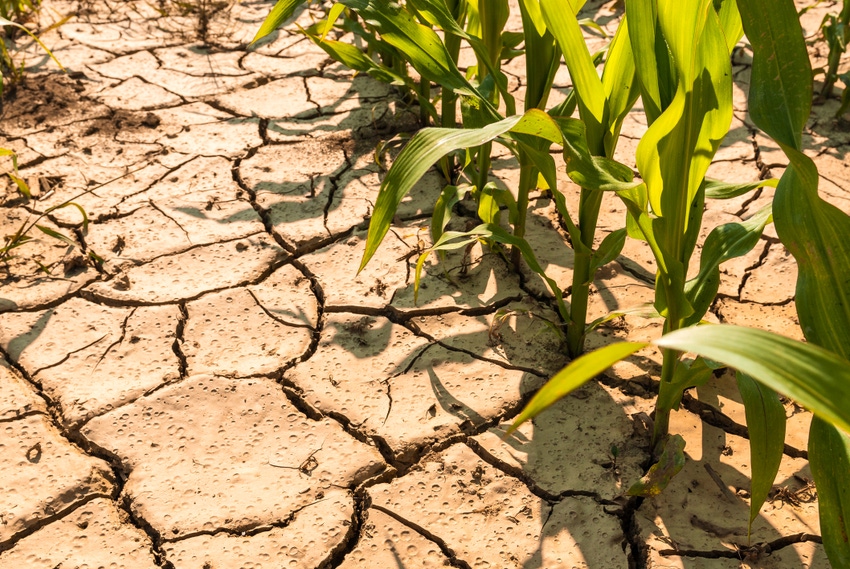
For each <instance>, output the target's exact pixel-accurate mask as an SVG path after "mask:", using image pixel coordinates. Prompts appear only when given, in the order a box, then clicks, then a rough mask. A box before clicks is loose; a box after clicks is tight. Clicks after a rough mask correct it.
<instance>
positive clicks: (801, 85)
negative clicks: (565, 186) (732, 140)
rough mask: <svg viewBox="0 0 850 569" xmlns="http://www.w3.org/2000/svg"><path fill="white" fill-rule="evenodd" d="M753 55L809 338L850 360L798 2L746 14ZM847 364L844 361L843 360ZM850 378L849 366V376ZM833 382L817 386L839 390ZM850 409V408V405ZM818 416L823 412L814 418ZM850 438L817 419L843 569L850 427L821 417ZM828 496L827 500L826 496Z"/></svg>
mask: <svg viewBox="0 0 850 569" xmlns="http://www.w3.org/2000/svg"><path fill="white" fill-rule="evenodd" d="M738 8H739V10H740V11H741V18H742V21H743V24H744V30H745V31H746V33H747V37H748V38H749V39H750V43H751V44H752V46H753V74H752V79H751V81H752V82H751V85H750V93H749V107H750V116H751V117H752V119H753V121H754V122H755V123H756V125H757V126H759V127H760V128H761V129H762V130H764V131H765V132H766V133H767V134H768V135H770V136H771V137H772V138H773V139H774V140H776V141H777V142H778V143H779V145H780V147H781V148H782V150H783V151H784V152H785V154H786V155H787V156H788V158H789V161H790V164H789V167H788V168H787V169H786V171H785V173H784V174H783V176H782V178H781V179H780V181H779V184H778V186H777V188H776V195H775V197H774V222H775V224H776V231H777V234H778V235H779V238H780V240H781V241H782V243H783V244H784V245H785V246H786V247H787V248H788V250H789V251H790V252H791V254H792V255H793V256H794V258H795V259H796V260H797V266H798V269H799V273H798V278H797V291H796V292H797V294H796V307H797V315H798V317H799V320H800V326H801V327H802V329H803V333H804V334H805V336H806V339H807V340H808V341H809V342H810V343H811V344H814V345H820V346H824V347H825V348H827V349H830V350H832V351H833V352H835V353H836V354H840V355H841V356H843V358H844V360H843V361H844V362H845V364H844V365H845V366H847V363H846V360H847V359H848V358H850V343H848V341H847V338H850V287H848V286H847V283H850V262H849V261H850V243H848V239H847V236H848V235H850V217H848V216H847V215H846V214H844V213H843V212H842V211H841V210H839V209H838V208H836V207H834V206H832V205H830V204H828V203H827V202H825V201H823V200H822V199H820V197H819V196H818V174H817V169H816V167H815V165H814V163H813V162H812V161H811V159H810V158H808V157H807V156H805V155H804V154H803V153H802V131H803V128H804V126H805V124H806V121H807V120H808V116H809V112H810V110H811V103H812V81H811V64H810V62H809V58H808V53H807V50H806V45H805V41H804V39H803V35H802V30H801V27H800V23H799V21H798V20H797V18H796V17H795V7H794V4H793V2H792V1H791V0H780V1H769V0H748V1H747V2H740V3H739V6H738ZM836 357H837V356H836ZM845 369H846V367H845ZM830 379H831V378H829V377H821V378H819V379H818V381H817V382H816V383H817V387H819V388H824V389H828V388H829V387H833V389H834V390H836V391H835V392H834V393H833V397H840V393H839V392H838V391H837V390H840V389H841V388H842V387H844V388H846V386H847V381H848V380H847V378H844V384H843V385H839V386H830V385H829V380H830ZM844 409H845V410H846V409H847V404H846V403H845V406H844ZM813 410H814V411H815V414H816V415H818V412H817V410H816V409H813ZM820 417H821V418H823V419H825V420H827V421H831V422H833V423H834V424H836V425H837V426H839V427H840V428H842V429H844V431H845V432H843V433H839V432H837V431H835V429H830V428H828V427H827V426H826V425H822V424H821V422H820V421H817V420H815V421H814V422H813V424H812V433H813V434H810V439H809V461H810V464H811V465H812V474H813V476H814V479H815V484H816V485H817V487H818V497H819V508H820V518H821V528H822V531H823V541H824V549H825V550H826V553H827V556H828V557H829V559H830V561H831V562H832V564H833V565H835V566H838V567H842V566H847V565H848V563H850V539H848V533H850V532H848V522H847V521H848V519H850V500H848V499H847V494H846V490H847V488H848V480H847V479H848V478H850V476H848V472H850V468H848V466H847V450H846V449H847V432H846V431H847V426H846V424H844V425H842V424H840V423H837V422H836V421H835V420H834V417H831V416H829V415H828V414H824V413H821V414H820ZM821 488H823V492H821Z"/></svg>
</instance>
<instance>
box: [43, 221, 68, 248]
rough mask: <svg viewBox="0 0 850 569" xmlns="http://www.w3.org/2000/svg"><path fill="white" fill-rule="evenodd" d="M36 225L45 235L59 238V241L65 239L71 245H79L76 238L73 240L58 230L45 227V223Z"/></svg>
mask: <svg viewBox="0 0 850 569" xmlns="http://www.w3.org/2000/svg"><path fill="white" fill-rule="evenodd" d="M35 227H36V229H38V230H39V231H41V232H42V233H44V234H45V235H49V236H50V237H53V238H54V239H58V240H59V241H64V242H65V243H67V244H68V245H70V246H71V247H76V246H77V243H76V242H75V241H74V240H72V239H71V238H70V237H68V236H66V235H63V234H61V233H59V232H58V231H56V230H53V229H50V228H49V227H45V226H43V225H36V226H35Z"/></svg>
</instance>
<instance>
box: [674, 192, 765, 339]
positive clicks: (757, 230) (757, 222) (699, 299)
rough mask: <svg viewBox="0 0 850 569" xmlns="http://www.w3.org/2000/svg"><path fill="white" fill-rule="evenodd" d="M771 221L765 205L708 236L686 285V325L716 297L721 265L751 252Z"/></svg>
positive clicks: (697, 317) (695, 319)
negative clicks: (690, 309)
mask: <svg viewBox="0 0 850 569" xmlns="http://www.w3.org/2000/svg"><path fill="white" fill-rule="evenodd" d="M772 219H773V218H772V207H771V205H770V204H768V205H767V206H765V207H764V208H762V209H761V210H759V211H758V212H757V213H756V214H755V215H753V216H752V217H750V218H749V219H747V220H745V221H742V222H740V223H738V222H735V223H726V224H723V225H720V226H718V227H715V228H714V229H713V230H712V231H711V233H709V235H708V237H707V238H706V240H705V243H704V244H703V247H702V254H701V256H700V269H699V273H698V274H697V276H696V277H694V278H693V279H692V280H690V281H688V282H687V283H686V284H685V295H686V296H687V298H688V300H689V301H690V303H691V306H692V307H693V309H694V314H692V315H691V316H689V317H688V318H687V319H686V320H685V326H690V325H693V324H696V323H697V322H699V321H700V320H701V319H702V317H703V316H704V315H705V313H706V311H707V310H708V308H709V306H711V303H712V302H713V301H714V298H715V297H716V296H717V291H718V289H719V287H720V265H721V264H723V263H725V262H726V261H728V260H729V259H734V258H736V257H741V256H743V255H746V254H747V253H749V252H750V251H752V250H753V247H755V246H756V244H757V243H758V241H759V238H760V237H761V235H762V233H763V232H764V228H765V227H766V226H767V224H768V223H770V222H771V221H772Z"/></svg>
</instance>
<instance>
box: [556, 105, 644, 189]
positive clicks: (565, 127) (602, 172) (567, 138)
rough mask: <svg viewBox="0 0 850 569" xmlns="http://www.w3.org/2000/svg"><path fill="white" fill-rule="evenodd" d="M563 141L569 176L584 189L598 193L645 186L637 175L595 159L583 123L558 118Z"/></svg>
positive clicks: (625, 168)
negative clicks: (635, 176) (635, 177)
mask: <svg viewBox="0 0 850 569" xmlns="http://www.w3.org/2000/svg"><path fill="white" fill-rule="evenodd" d="M556 120H557V122H558V124H559V125H560V127H561V132H562V133H563V137H564V142H563V144H564V162H566V164H567V175H569V177H570V179H572V181H573V182H575V183H576V184H578V185H579V186H581V187H582V188H585V189H589V190H599V191H624V190H630V189H632V188H636V187H638V186H640V185H641V184H642V182H641V181H640V180H635V179H634V172H632V170H631V168H629V167H628V166H626V165H625V164H621V163H619V162H617V161H615V160H612V159H610V158H606V157H604V156H594V155H592V153H591V151H590V149H589V147H588V143H587V129H586V127H585V124H584V122H583V121H580V120H577V119H571V118H562V117H556Z"/></svg>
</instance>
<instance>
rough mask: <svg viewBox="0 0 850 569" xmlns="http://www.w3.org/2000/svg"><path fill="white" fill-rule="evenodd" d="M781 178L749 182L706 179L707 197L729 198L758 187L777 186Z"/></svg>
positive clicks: (715, 198)
mask: <svg viewBox="0 0 850 569" xmlns="http://www.w3.org/2000/svg"><path fill="white" fill-rule="evenodd" d="M778 183H779V180H777V179H776V178H770V179H768V180H759V181H758V182H748V183H745V184H735V183H728V182H721V181H720V180H711V179H709V178H706V179H705V197H706V198H710V199H713V200H729V199H732V198H737V197H738V196H742V195H744V194H747V193H749V192H751V191H753V190H756V189H758V188H766V187H770V188H775V187H776V184H778Z"/></svg>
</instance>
